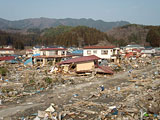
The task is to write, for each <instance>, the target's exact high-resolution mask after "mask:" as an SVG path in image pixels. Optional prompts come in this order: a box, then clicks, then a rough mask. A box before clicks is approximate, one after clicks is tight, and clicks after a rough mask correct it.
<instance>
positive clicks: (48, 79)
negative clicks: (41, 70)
mask: <svg viewBox="0 0 160 120" xmlns="http://www.w3.org/2000/svg"><path fill="white" fill-rule="evenodd" d="M44 80H45V82H46V83H48V84H51V83H52V78H50V77H46V78H45V79H44Z"/></svg>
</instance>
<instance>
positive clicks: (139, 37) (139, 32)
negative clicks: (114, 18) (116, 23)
mask: <svg viewBox="0 0 160 120" xmlns="http://www.w3.org/2000/svg"><path fill="white" fill-rule="evenodd" d="M150 29H151V27H147V26H143V25H137V24H130V25H125V26H122V27H117V28H113V29H111V30H109V31H107V32H106V33H107V35H108V36H109V38H110V42H114V43H115V44H116V42H117V44H120V46H123V45H126V44H130V43H136V44H141V45H145V44H146V37H147V34H148V32H149V30H150Z"/></svg>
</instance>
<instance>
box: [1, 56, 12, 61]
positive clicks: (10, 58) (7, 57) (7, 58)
mask: <svg viewBox="0 0 160 120" xmlns="http://www.w3.org/2000/svg"><path fill="white" fill-rule="evenodd" d="M14 58H15V57H14V56H6V57H0V61H3V60H13V59H14Z"/></svg>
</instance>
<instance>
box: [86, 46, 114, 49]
mask: <svg viewBox="0 0 160 120" xmlns="http://www.w3.org/2000/svg"><path fill="white" fill-rule="evenodd" d="M113 48H115V46H86V47H84V48H83V49H113Z"/></svg>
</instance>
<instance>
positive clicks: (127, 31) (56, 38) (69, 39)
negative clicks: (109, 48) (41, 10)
mask: <svg viewBox="0 0 160 120" xmlns="http://www.w3.org/2000/svg"><path fill="white" fill-rule="evenodd" d="M28 32H29V33H30V34H20V33H8V32H4V31H0V46H3V45H13V46H14V47H15V48H16V49H23V48H24V46H35V45H44V46H64V47H70V46H75V47H83V46H86V45H115V46H125V45H127V44H131V43H136V44H141V45H144V46H150V45H151V46H153V47H160V26H143V25H135V24H133V25H126V26H123V27H118V28H114V29H112V30H110V31H108V32H106V33H104V32H101V31H99V30H97V29H95V28H89V27H86V26H77V27H71V26H58V27H56V28H47V29H44V30H39V29H29V30H28Z"/></svg>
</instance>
